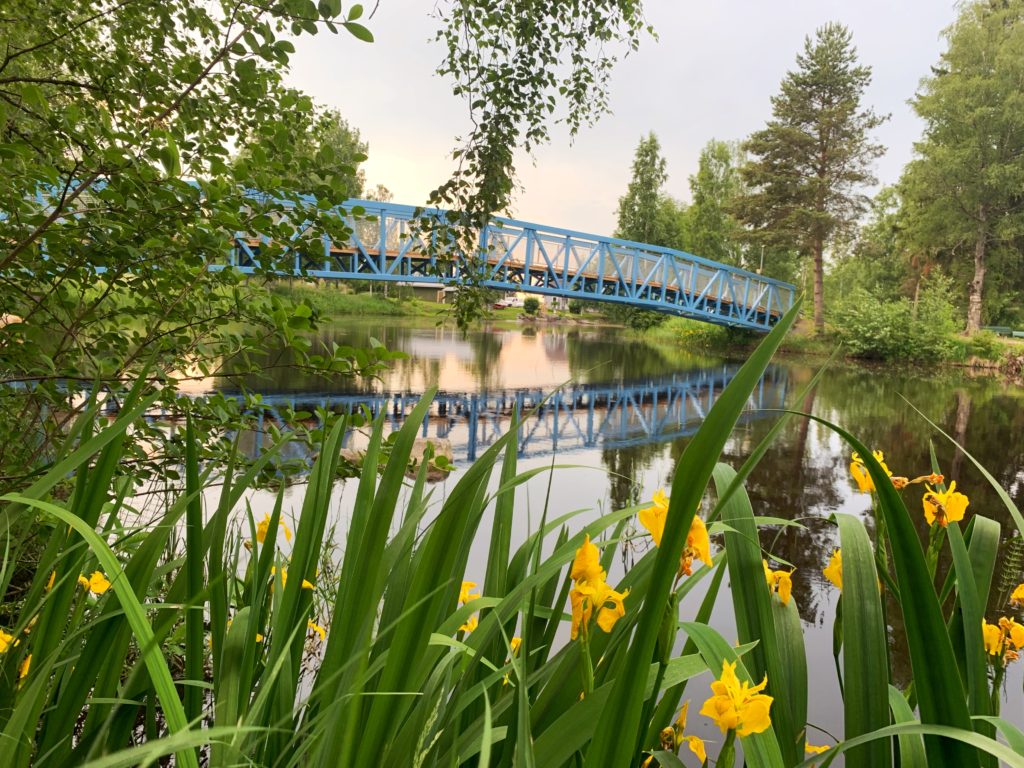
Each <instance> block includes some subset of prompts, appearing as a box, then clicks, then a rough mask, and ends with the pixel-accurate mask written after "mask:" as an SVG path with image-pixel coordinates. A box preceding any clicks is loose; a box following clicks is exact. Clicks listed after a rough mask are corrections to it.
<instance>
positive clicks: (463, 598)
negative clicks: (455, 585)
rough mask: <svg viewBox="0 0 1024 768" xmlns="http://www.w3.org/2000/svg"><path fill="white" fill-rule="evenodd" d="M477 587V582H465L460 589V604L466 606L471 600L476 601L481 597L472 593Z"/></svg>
mask: <svg viewBox="0 0 1024 768" xmlns="http://www.w3.org/2000/svg"><path fill="white" fill-rule="evenodd" d="M475 586H476V582H475V581H464V582H462V586H461V587H460V588H459V602H460V603H462V604H463V605H465V604H466V603H468V602H469V601H470V600H476V599H477V598H478V597H480V595H479V594H478V593H476V592H473V591H472V589H473V587H475Z"/></svg>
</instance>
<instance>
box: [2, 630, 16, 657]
mask: <svg viewBox="0 0 1024 768" xmlns="http://www.w3.org/2000/svg"><path fill="white" fill-rule="evenodd" d="M14 645H15V640H14V635H12V634H10V633H8V632H4V631H3V630H2V629H0V653H7V649H8V648H12V647H13V646H14Z"/></svg>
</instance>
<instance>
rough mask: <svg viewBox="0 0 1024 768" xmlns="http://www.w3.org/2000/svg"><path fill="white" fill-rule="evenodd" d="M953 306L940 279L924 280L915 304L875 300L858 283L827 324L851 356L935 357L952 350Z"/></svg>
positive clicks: (949, 355)
mask: <svg viewBox="0 0 1024 768" xmlns="http://www.w3.org/2000/svg"><path fill="white" fill-rule="evenodd" d="M955 313H956V308H955V307H954V306H953V303H952V301H950V299H949V293H948V285H947V284H946V283H945V282H944V281H932V282H929V283H928V285H926V286H925V287H924V288H923V289H922V290H921V294H920V297H919V300H918V302H917V304H916V306H915V305H914V303H912V302H911V301H910V300H909V299H904V298H901V299H896V300H893V301H887V300H881V299H877V298H875V297H874V296H872V295H871V294H870V293H868V292H867V291H866V290H864V289H863V288H857V289H855V290H853V291H852V292H851V293H850V295H849V296H846V297H844V298H843V299H842V300H841V301H840V302H839V304H838V305H837V307H836V310H835V314H834V316H833V318H832V323H831V324H832V328H833V331H834V333H835V335H836V337H837V338H838V339H839V340H840V341H842V343H843V345H844V347H845V348H846V350H847V351H848V352H849V353H850V354H851V355H853V356H854V357H862V358H866V359H874V360H914V361H932V362H935V361H941V360H948V359H951V358H952V357H953V356H954V355H955V353H956V345H955V344H954V342H953V336H954V334H955V333H956V331H957V330H958V328H957V323H956V319H955V318H956V315H955Z"/></svg>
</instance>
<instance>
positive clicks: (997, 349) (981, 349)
mask: <svg viewBox="0 0 1024 768" xmlns="http://www.w3.org/2000/svg"><path fill="white" fill-rule="evenodd" d="M966 351H967V355H968V356H969V357H980V358H981V359H982V360H993V361H995V360H998V359H999V358H1000V357H1002V354H1003V344H1002V342H1000V341H999V337H998V336H996V334H994V333H993V332H992V331H978V332H977V333H975V334H974V335H973V336H971V337H970V338H968V339H967V350H966Z"/></svg>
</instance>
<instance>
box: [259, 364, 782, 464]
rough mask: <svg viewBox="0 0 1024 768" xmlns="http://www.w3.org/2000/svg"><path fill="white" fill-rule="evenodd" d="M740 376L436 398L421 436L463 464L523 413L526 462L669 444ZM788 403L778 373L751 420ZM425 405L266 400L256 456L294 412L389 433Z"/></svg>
mask: <svg viewBox="0 0 1024 768" xmlns="http://www.w3.org/2000/svg"><path fill="white" fill-rule="evenodd" d="M736 370H737V367H736V366H722V367H721V368H719V369H716V370H713V371H709V370H701V371H695V372H693V373H690V374H676V375H674V376H671V377H667V378H662V379H657V380H651V381H648V382H644V383H629V384H618V385H615V384H602V385H587V384H580V385H574V386H568V387H563V388H562V389H559V390H557V391H555V392H551V391H550V390H543V389H520V390H509V391H503V392H480V393H471V394H460V393H451V392H442V393H439V394H438V395H437V397H435V398H434V403H433V405H432V406H431V409H430V413H429V414H428V416H427V417H426V419H424V421H423V426H422V432H421V434H422V435H423V437H437V438H446V439H449V440H450V441H451V443H452V449H453V451H454V454H455V459H456V460H457V461H458V460H462V459H465V460H468V461H472V460H474V459H475V458H476V456H477V453H478V452H479V451H480V450H482V449H484V448H486V447H487V446H489V445H491V444H493V443H494V441H495V440H496V439H497V438H498V437H499V436H501V435H502V434H504V433H505V431H506V430H507V429H508V428H509V425H510V423H511V419H512V414H513V412H514V410H515V409H518V411H519V413H521V414H524V416H523V418H522V421H521V422H520V425H519V440H518V444H519V455H520V456H521V457H531V456H542V455H548V454H551V453H554V452H556V451H557V452H559V453H566V452H570V451H576V450H583V449H593V448H597V449H620V448H629V447H632V446H638V445H645V444H649V443H661V442H666V441H669V440H674V439H676V438H678V437H683V436H686V435H689V434H691V433H693V432H694V431H696V429H697V427H699V426H700V424H701V423H702V422H703V421H704V417H705V415H706V414H707V412H708V410H709V409H710V408H711V406H712V405H713V404H714V402H715V399H716V398H717V397H718V395H719V394H720V393H721V391H722V390H723V389H724V388H725V386H726V385H727V384H728V383H729V382H730V381H731V380H732V377H733V376H734V375H735V372H736ZM785 397H786V375H785V372H784V371H780V370H779V369H777V368H770V369H769V371H768V373H766V374H765V376H764V378H762V379H761V382H760V383H759V385H758V386H757V388H756V389H755V390H754V392H753V393H752V395H751V397H750V400H749V402H748V404H747V413H746V414H745V415H744V417H743V418H745V419H750V418H758V417H759V415H760V414H759V413H758V412H759V411H763V410H764V409H771V408H782V407H783V406H784V403H785ZM418 400H419V397H418V396H417V395H413V394H408V393H403V394H346V395H328V394H295V395H263V396H262V398H261V402H262V403H263V405H264V406H265V407H266V408H265V410H264V411H263V413H262V414H261V416H260V426H259V427H258V430H257V433H256V445H255V446H254V448H255V450H256V451H259V450H260V448H261V446H262V427H263V422H264V420H265V419H271V420H273V421H274V422H276V423H278V424H283V423H284V422H285V414H286V413H287V411H289V410H290V411H299V410H303V411H311V410H315V409H325V410H328V411H333V412H336V413H338V412H344V413H352V412H357V411H359V410H362V409H366V410H367V411H369V413H371V414H373V415H378V414H381V413H384V414H387V419H388V421H389V422H390V424H389V426H390V427H391V428H392V429H397V428H398V427H399V426H400V425H401V423H402V422H403V420H404V419H405V417H406V415H407V414H408V413H409V411H410V410H411V409H412V407H413V405H415V403H416V402H417V401H418Z"/></svg>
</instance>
